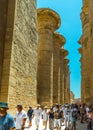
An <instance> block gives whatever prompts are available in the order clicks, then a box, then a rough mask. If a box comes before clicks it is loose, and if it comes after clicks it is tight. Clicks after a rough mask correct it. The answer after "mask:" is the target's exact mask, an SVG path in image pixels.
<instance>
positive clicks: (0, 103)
mask: <svg viewBox="0 0 93 130" xmlns="http://www.w3.org/2000/svg"><path fill="white" fill-rule="evenodd" d="M0 108H7V109H8V103H7V102H0Z"/></svg>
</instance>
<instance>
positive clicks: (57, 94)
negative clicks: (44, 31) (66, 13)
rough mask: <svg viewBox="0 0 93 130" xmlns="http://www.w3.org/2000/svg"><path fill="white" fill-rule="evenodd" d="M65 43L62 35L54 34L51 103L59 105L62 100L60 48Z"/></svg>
mask: <svg viewBox="0 0 93 130" xmlns="http://www.w3.org/2000/svg"><path fill="white" fill-rule="evenodd" d="M64 43H65V39H64V37H63V36H62V35H60V34H58V33H54V50H53V103H54V104H55V103H60V100H61V98H62V86H61V79H60V75H61V68H60V48H61V47H62V46H63V44H64Z"/></svg>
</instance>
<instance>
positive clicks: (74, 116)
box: [72, 110, 77, 119]
mask: <svg viewBox="0 0 93 130" xmlns="http://www.w3.org/2000/svg"><path fill="white" fill-rule="evenodd" d="M72 117H73V118H75V119H77V111H75V110H73V111H72Z"/></svg>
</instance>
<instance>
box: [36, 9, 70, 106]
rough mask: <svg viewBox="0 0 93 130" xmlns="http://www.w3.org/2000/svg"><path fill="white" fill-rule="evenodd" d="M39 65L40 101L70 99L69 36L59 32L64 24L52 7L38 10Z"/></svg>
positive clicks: (38, 95) (49, 103)
mask: <svg viewBox="0 0 93 130" xmlns="http://www.w3.org/2000/svg"><path fill="white" fill-rule="evenodd" d="M37 20H38V67H37V101H38V103H40V104H41V105H46V104H47V105H53V104H54V103H61V104H63V103H66V102H68V103H69V101H70V73H69V67H68V62H69V60H68V59H66V56H67V55H68V52H67V51H66V50H65V49H64V47H63V46H64V43H65V42H66V41H65V38H64V36H62V35H60V34H59V33H57V32H55V31H56V30H57V29H58V28H59V27H60V24H61V20H60V17H59V15H58V14H57V13H56V12H55V11H53V10H51V9H48V8H41V9H38V10H37Z"/></svg>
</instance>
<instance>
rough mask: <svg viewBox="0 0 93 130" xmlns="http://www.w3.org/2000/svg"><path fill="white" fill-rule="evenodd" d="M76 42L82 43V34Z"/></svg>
mask: <svg viewBox="0 0 93 130" xmlns="http://www.w3.org/2000/svg"><path fill="white" fill-rule="evenodd" d="M78 43H79V44H82V43H83V35H81V37H80V39H79V40H78Z"/></svg>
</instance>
